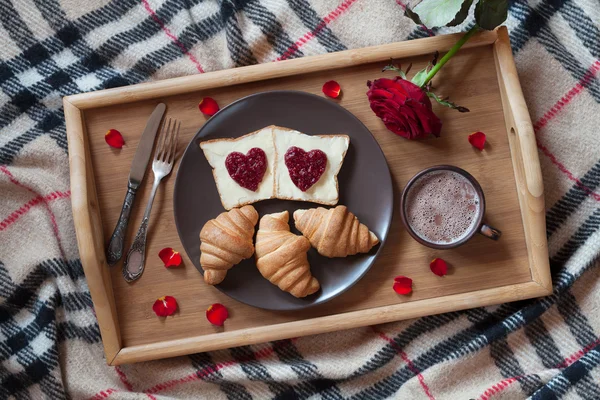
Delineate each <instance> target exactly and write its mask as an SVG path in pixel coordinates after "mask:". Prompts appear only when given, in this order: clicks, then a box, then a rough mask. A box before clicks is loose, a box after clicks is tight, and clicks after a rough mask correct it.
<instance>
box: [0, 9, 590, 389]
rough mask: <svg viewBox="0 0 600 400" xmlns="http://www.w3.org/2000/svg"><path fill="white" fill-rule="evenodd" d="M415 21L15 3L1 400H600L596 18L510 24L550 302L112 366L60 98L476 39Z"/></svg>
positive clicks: (4, 172) (4, 15) (381, 15)
mask: <svg viewBox="0 0 600 400" xmlns="http://www.w3.org/2000/svg"><path fill="white" fill-rule="evenodd" d="M404 6H405V5H404V3H403V1H401V0H397V1H394V0H204V1H203V0H86V1H76V0H0V22H1V24H0V87H1V90H0V129H1V133H0V193H1V195H0V283H1V286H0V324H1V325H0V381H1V385H0V398H2V399H5V398H15V399H27V398H33V399H44V398H49V399H61V398H74V399H80V398H91V399H100V398H106V397H110V398H115V399H116V398H123V399H133V398H140V399H142V398H150V399H158V398H162V399H167V398H199V397H202V398H226V397H227V398H232V399H249V398H277V399H284V398H285V399H287V398H315V397H323V398H327V399H346V398H352V399H372V398H386V397H396V398H410V399H435V398H437V399H470V398H478V399H491V398H494V399H500V398H510V399H516V398H524V397H529V396H530V397H532V398H534V399H546V398H547V399H556V398H581V399H594V398H595V399H598V398H600V366H599V364H600V339H599V334H600V268H598V266H597V264H598V263H597V256H598V254H599V253H600V188H599V185H600V140H599V136H598V135H599V134H598V129H599V126H600V107H599V104H600V78H599V75H600V73H599V72H600V4H599V3H598V0H565V1H560V0H529V1H525V0H516V1H512V2H511V5H510V15H509V19H508V21H507V25H508V26H509V30H510V33H511V41H512V45H513V49H514V52H515V58H516V62H517V67H518V70H519V75H520V79H521V83H522V85H523V89H524V92H525V96H526V100H527V103H528V106H529V109H530V112H531V116H532V119H533V121H534V124H535V131H536V135H537V140H538V142H537V144H538V148H539V152H540V159H541V162H542V171H543V175H544V181H545V182H544V183H545V188H546V205H547V226H548V232H547V234H548V240H549V251H550V257H551V265H552V275H553V281H554V285H555V290H554V294H553V295H551V296H549V297H546V298H543V299H536V300H531V301H523V302H518V303H511V304H503V305H500V306H495V307H486V308H477V309H473V310H468V311H463V312H456V313H450V314H443V315H436V316H431V317H426V318H420V319H416V320H410V321H404V322H399V323H393V324H387V325H382V326H376V327H367V328H361V329H354V330H349V331H344V332H338V333H331V334H326V335H319V336H316V337H305V338H299V339H296V340H282V341H278V342H274V343H265V344H260V345H255V346H245V347H239V348H234V349H230V350H224V351H217V352H211V353H202V354H196V355H193V356H189V357H180V358H175V359H169V360H163V361H156V362H147V363H141V364H134V365H127V366H121V367H109V366H107V365H106V364H105V360H104V358H103V351H102V344H101V342H100V334H99V329H98V325H97V322H96V319H95V316H94V311H93V307H92V302H91V299H90V295H89V292H88V290H87V285H86V281H85V278H84V275H83V271H82V268H81V264H80V262H79V260H78V253H77V247H76V241H75V234H74V228H73V222H72V216H71V208H70V191H69V175H68V160H67V145H66V137H65V124H64V119H63V113H62V109H61V97H62V96H64V95H68V94H73V93H76V92H82V91H90V90H97V89H102V88H108V87H115V86H120V85H126V84H133V83H138V82H142V81H146V80H153V79H164V78H169V77H175V76H181V75H188V74H195V73H204V72H205V71H213V70H217V69H222V68H231V67H237V66H241V65H247V64H254V63H260V62H270V61H276V60H282V59H289V58H295V57H302V56H307V55H313V54H320V53H325V52H334V51H339V50H344V49H347V48H357V47H363V46H369V45H376V44H381V43H387V42H391V41H398V40H405V39H408V40H409V39H413V38H419V37H425V36H431V35H437V34H442V33H447V32H450V31H456V30H459V29H460V27H458V28H456V29H452V30H447V29H440V30H437V29H433V30H430V29H426V28H425V27H420V26H415V25H414V24H413V23H412V22H411V21H410V20H408V19H407V18H404V17H402V14H403V8H404ZM471 21H472V20H471ZM469 23H471V22H469V21H467V22H465V24H469Z"/></svg>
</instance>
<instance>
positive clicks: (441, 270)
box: [429, 258, 448, 276]
mask: <svg viewBox="0 0 600 400" xmlns="http://www.w3.org/2000/svg"><path fill="white" fill-rule="evenodd" d="M429 268H430V269H431V272H433V273H434V274H436V275H437V276H444V275H446V274H447V273H448V264H446V261H444V260H442V259H441V258H436V259H434V260H433V261H432V262H431V263H430V264H429Z"/></svg>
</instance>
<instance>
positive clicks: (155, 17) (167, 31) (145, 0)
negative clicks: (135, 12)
mask: <svg viewBox="0 0 600 400" xmlns="http://www.w3.org/2000/svg"><path fill="white" fill-rule="evenodd" d="M142 3H143V4H144V8H145V9H146V11H148V14H150V15H151V16H152V19H153V20H154V22H156V23H157V24H158V25H159V26H160V28H161V29H162V30H163V31H164V32H165V34H166V35H167V36H168V37H169V39H171V40H172V41H173V43H175V44H176V45H177V47H179V49H181V52H182V53H183V54H185V55H186V56H188V58H189V59H190V61H192V62H193V63H194V65H195V66H196V69H197V70H198V72H200V73H201V74H203V73H204V69H203V68H202V65H200V62H198V60H197V59H196V57H194V55H193V54H192V53H190V52H189V51H188V50H187V49H186V48H185V46H184V45H183V43H181V42H180V41H179V39H177V36H176V35H175V34H174V33H172V32H171V30H170V29H169V28H168V27H167V26H166V25H165V23H164V22H163V21H162V20H161V19H160V18H158V15H156V12H155V11H154V10H153V9H152V7H150V4H149V3H148V0H142Z"/></svg>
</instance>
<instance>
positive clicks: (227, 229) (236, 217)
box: [200, 206, 258, 285]
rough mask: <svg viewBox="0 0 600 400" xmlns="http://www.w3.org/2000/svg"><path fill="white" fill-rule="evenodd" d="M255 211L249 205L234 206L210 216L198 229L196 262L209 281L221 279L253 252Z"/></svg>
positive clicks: (219, 280)
mask: <svg viewBox="0 0 600 400" xmlns="http://www.w3.org/2000/svg"><path fill="white" fill-rule="evenodd" d="M257 222H258V212H256V209H255V208H254V207H252V206H244V207H242V208H234V209H232V210H230V211H227V212H223V213H221V214H219V216H218V217H217V218H215V219H211V220H210V221H208V222H207V223H206V224H204V226H203V227H202V230H201V231H200V252H201V254H200V265H201V266H202V269H204V281H205V282H206V283H208V284H209V285H217V284H219V283H221V282H223V279H225V276H226V275H227V271H228V270H229V269H231V267H233V266H234V265H236V264H238V263H239V262H240V261H242V260H243V259H246V258H250V257H252V254H254V245H253V244H252V237H253V236H254V227H255V226H256V223H257Z"/></svg>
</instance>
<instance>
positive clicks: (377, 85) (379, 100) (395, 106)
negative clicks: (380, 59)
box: [367, 77, 442, 139]
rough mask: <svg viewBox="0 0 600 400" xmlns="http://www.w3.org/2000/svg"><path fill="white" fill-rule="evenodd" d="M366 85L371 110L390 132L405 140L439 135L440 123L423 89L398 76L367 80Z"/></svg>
mask: <svg viewBox="0 0 600 400" xmlns="http://www.w3.org/2000/svg"><path fill="white" fill-rule="evenodd" d="M367 86H368V87H369V91H368V92H367V97H368V98H369V103H370V105H371V109H372V110H373V111H374V112H375V115H377V116H378V117H379V118H381V120H382V121H383V123H384V124H385V126H386V128H388V129H389V130H390V131H392V132H394V133H395V134H396V135H400V136H402V137H405V138H407V139H422V138H425V137H427V136H428V135H434V136H436V137H439V136H440V131H441V129H442V122H441V121H440V119H439V118H438V117H437V115H435V114H434V112H433V110H432V109H431V101H429V97H427V94H426V93H425V91H424V90H423V89H421V88H420V87H418V86H417V85H415V84H414V83H412V82H410V81H407V80H405V79H402V78H400V77H396V78H394V79H387V78H381V79H376V80H375V81H373V82H371V81H368V82H367Z"/></svg>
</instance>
